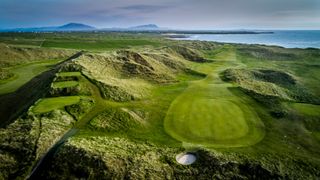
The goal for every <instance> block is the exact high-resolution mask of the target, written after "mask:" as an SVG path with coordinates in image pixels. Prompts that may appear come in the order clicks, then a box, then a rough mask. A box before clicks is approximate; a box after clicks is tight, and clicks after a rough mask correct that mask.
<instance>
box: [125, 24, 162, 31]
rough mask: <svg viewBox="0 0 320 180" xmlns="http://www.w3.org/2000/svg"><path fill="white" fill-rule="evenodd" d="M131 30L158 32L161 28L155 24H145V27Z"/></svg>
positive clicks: (136, 27) (135, 27) (141, 26)
mask: <svg viewBox="0 0 320 180" xmlns="http://www.w3.org/2000/svg"><path fill="white" fill-rule="evenodd" d="M129 29H134V30H158V29H160V28H159V26H157V25H155V24H145V25H140V26H134V27H130V28H129Z"/></svg>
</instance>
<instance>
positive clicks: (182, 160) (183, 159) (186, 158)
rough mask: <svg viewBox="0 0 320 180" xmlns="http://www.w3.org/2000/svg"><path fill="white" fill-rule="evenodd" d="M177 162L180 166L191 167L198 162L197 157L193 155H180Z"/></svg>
mask: <svg viewBox="0 0 320 180" xmlns="http://www.w3.org/2000/svg"><path fill="white" fill-rule="evenodd" d="M176 160H177V162H178V163H179V164H182V165H190V164H193V163H194V162H195V161H196V160H197V157H196V155H195V154H193V153H188V152H187V153H180V154H178V155H177V156H176Z"/></svg>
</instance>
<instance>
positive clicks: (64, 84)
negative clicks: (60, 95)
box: [52, 81, 79, 88]
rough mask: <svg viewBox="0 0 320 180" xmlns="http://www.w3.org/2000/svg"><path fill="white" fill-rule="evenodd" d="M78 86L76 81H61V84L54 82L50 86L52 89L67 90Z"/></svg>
mask: <svg viewBox="0 0 320 180" xmlns="http://www.w3.org/2000/svg"><path fill="white" fill-rule="evenodd" d="M78 84H79V82H78V81H62V82H54V83H53V84H52V87H53V88H68V87H74V86H77V85H78Z"/></svg>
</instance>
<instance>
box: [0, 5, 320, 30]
mask: <svg viewBox="0 0 320 180" xmlns="http://www.w3.org/2000/svg"><path fill="white" fill-rule="evenodd" d="M69 22H79V23H85V24H89V25H92V26H96V27H130V26H135V25H141V24H149V23H153V24H157V25H159V26H161V27H169V28H180V29H320V0H0V28H15V27H34V26H52V25H62V24H65V23H69Z"/></svg>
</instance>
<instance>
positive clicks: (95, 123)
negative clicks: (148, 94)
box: [90, 108, 143, 132]
mask: <svg viewBox="0 0 320 180" xmlns="http://www.w3.org/2000/svg"><path fill="white" fill-rule="evenodd" d="M90 125H91V126H92V127H94V128H96V129H103V130H104V131H108V132H128V131H129V130H130V129H139V128H141V127H143V119H142V118H141V117H140V116H138V115H137V114H136V113H134V112H132V111H129V110H127V109H116V108H109V109H107V110H106V111H104V112H103V113H101V114H99V115H98V116H96V117H95V118H93V119H92V120H91V121H90Z"/></svg>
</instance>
